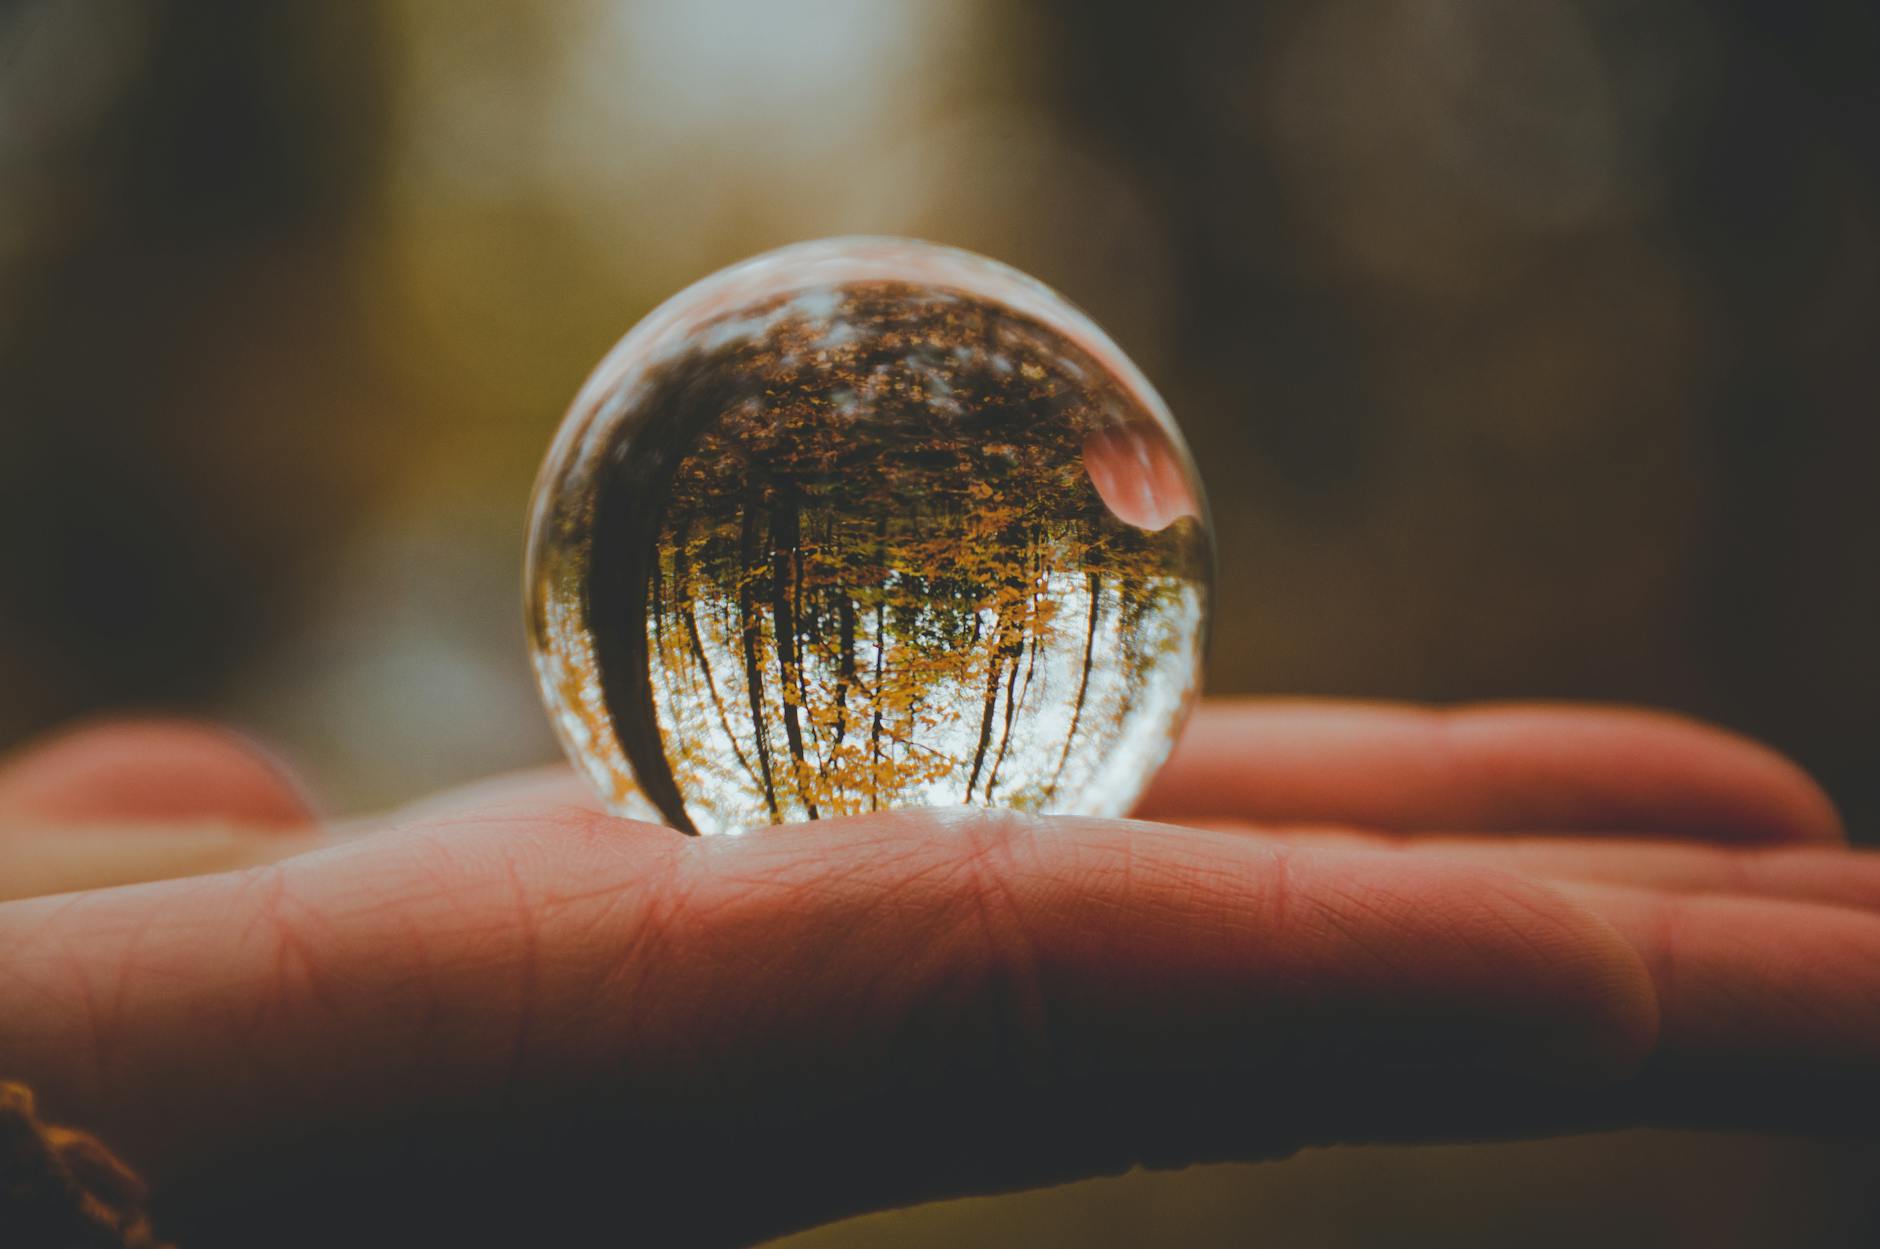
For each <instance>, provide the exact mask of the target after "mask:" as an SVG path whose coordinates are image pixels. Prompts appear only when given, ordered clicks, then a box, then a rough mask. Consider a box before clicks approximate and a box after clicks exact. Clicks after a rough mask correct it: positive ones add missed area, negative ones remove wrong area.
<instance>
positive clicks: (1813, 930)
mask: <svg viewBox="0 0 1880 1249" xmlns="http://www.w3.org/2000/svg"><path fill="white" fill-rule="evenodd" d="M1565 888H1566V889H1567V890H1568V891H1569V892H1570V893H1571V895H1572V896H1574V897H1577V898H1580V899H1581V900H1583V901H1584V902H1586V903H1587V905H1588V906H1590V907H1591V908H1593V909H1595V910H1596V911H1598V912H1599V914H1601V915H1602V916H1604V917H1605V918H1606V919H1607V920H1608V921H1609V922H1611V923H1612V924H1613V925H1614V926H1615V927H1616V928H1618V929H1619V931H1620V932H1622V933H1623V934H1624V935H1625V937H1626V939H1627V940H1629V941H1630V942H1631V943H1632V945H1633V948H1635V949H1636V950H1638V952H1639V955H1640V957H1641V958H1643V959H1644V961H1645V964H1646V966H1647V967H1648V968H1649V969H1650V970H1651V973H1652V981H1653V984H1654V986H1655V988H1656V990H1657V994H1658V1001H1659V1006H1660V1009H1661V1011H1662V1017H1663V1025H1662V1030H1661V1033H1660V1040H1659V1047H1660V1052H1661V1054H1662V1055H1667V1056H1674V1057H1678V1058H1689V1059H1703V1060H1711V1059H1717V1058H1732V1059H1745V1058H1750V1059H1756V1060H1759V1061H1764V1062H1766V1063H1768V1064H1772V1065H1782V1066H1807V1065H1810V1064H1815V1063H1823V1064H1830V1065H1847V1064H1865V1065H1872V1064H1875V1063H1876V1062H1880V915H1873V914H1870V913H1865V912H1858V911H1853V910H1849V909H1846V908H1842V907H1828V906H1814V905H1810V904H1807V903H1802V902H1791V901H1786V900H1769V899H1759V898H1735V897H1715V896H1684V895H1677V894H1664V893H1658V892H1654V891H1651V890H1645V889H1635V888H1627V887H1623V886H1613V885H1572V886H1566V887H1565Z"/></svg>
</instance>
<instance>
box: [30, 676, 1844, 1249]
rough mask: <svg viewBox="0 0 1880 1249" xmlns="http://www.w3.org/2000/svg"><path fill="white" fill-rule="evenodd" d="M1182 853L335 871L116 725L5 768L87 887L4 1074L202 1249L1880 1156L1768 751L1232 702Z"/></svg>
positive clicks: (574, 826) (767, 853)
mask: <svg viewBox="0 0 1880 1249" xmlns="http://www.w3.org/2000/svg"><path fill="white" fill-rule="evenodd" d="M165 751H168V752H169V753H168V754H164V753H163V752H165ZM156 757H162V758H164V759H165V760H166V761H167V763H166V766H165V767H163V768H161V769H155V770H153V769H151V768H150V766H149V763H148V761H149V760H150V759H152V758H156ZM1140 814H1141V815H1142V817H1143V819H1141V820H1137V821H1097V820H1075V819H1048V818H1034V817H1020V816H1015V815H1009V814H1002V813H973V814H969V813H964V812H900V813H895V814H891V815H882V816H869V817H856V818H853V819H848V820H832V821H822V822H818V823H813V824H805V825H795V826H786V827H782V828H778V829H774V830H767V831H764V832H762V833H758V834H753V835H748V836H745V837H735V838H733V837H720V838H706V839H689V838H684V837H680V836H678V835H676V834H674V833H672V832H670V831H668V830H664V829H659V828H654V827H651V826H646V825H640V824H635V823H632V822H629V821H623V820H618V819H615V818H612V817H609V816H606V815H604V814H602V813H600V812H599V811H597V810H596V809H595V808H594V807H593V805H592V803H591V801H590V800H589V798H588V797H587V795H586V794H585V792H584V791H583V790H582V789H581V788H580V787H579V786H578V785H576V784H575V783H574V782H573V780H572V779H571V778H570V777H568V776H567V775H566V774H564V773H562V772H560V771H551V772H542V773H532V774H526V775H522V776H517V777H511V778H501V779H498V780H495V781H491V782H486V783H484V784H482V785H479V786H476V787H473V788H472V789H469V790H466V791H462V792H458V793H454V794H447V795H443V796H440V797H439V798H436V799H433V800H431V801H429V802H427V803H425V804H423V805H421V806H419V807H415V808H411V809H408V810H406V811H404V812H400V813H395V814H392V815H389V816H385V817H382V818H379V819H376V820H374V821H370V822H369V831H368V832H367V833H366V834H365V835H350V836H348V837H346V838H344V839H329V838H323V837H321V836H320V834H319V833H318V832H317V830H315V829H313V828H312V827H311V826H310V824H309V823H308V821H310V819H311V817H310V816H309V815H308V814H307V808H306V805H305V800H304V799H303V798H302V797H301V796H300V793H299V790H298V789H297V788H296V787H295V785H294V784H293V782H292V781H291V780H290V779H289V778H287V777H286V776H285V775H284V774H283V773H282V772H281V771H280V769H279V768H278V767H277V766H276V765H274V764H273V763H272V762H271V761H269V760H267V759H266V758H265V757H264V756H261V755H258V754H257V753H256V752H255V751H254V749H253V747H252V746H250V745H248V744H246V743H244V742H242V741H240V740H239V739H236V738H233V737H230V736H227V735H225V734H220V733H219V732H216V731H211V730H202V729H198V728H191V727H187V726H175V725H162V724H150V723H144V724H137V725H110V726H100V727H95V728H93V729H91V730H89V731H84V732H80V733H78V734H75V735H71V736H67V737H65V738H64V739H61V740H59V741H55V742H54V743H53V744H51V745H49V746H46V747H41V748H37V749H33V750H29V751H27V752H25V753H24V754H22V755H21V756H20V757H19V758H17V759H16V760H15V761H13V762H12V763H11V764H10V765H8V766H7V767H6V768H5V769H4V770H3V771H0V881H10V880H16V879H19V878H20V873H21V872H22V870H23V868H24V866H25V865H28V864H38V865H39V867H38V868H37V871H38V872H39V875H38V876H37V877H36V878H35V879H36V880H37V882H38V883H37V884H36V885H35V889H36V890H38V891H43V894H44V896H36V897H15V898H14V899H13V900H11V901H6V902H4V903H0V1074H4V1075H6V1076H8V1077H13V1078H20V1079H24V1080H26V1081H28V1082H30V1083H32V1084H33V1085H34V1086H35V1087H36V1088H37V1089H38V1090H39V1091H40V1094H41V1097H42V1101H43V1104H44V1109H45V1111H46V1113H47V1114H48V1115H50V1116H52V1117H55V1118H59V1119H63V1120H65V1121H68V1122H72V1123H75V1124H77V1125H80V1126H84V1127H87V1128H90V1129H92V1130H95V1131H97V1132H99V1133H100V1134H101V1135H103V1136H104V1137H105V1139H106V1140H108V1141H110V1142H112V1143H113V1144H114V1145H115V1146H117V1147H118V1148H119V1149H120V1150H121V1151H122V1152H123V1153H124V1154H125V1155H126V1156H127V1157H128V1158H129V1159H130V1160H131V1161H132V1162H133V1163H134V1164H135V1165H137V1166H138V1167H140V1168H141V1169H143V1170H144V1171H145V1172H146V1173H147V1174H148V1175H149V1176H150V1177H151V1178H152V1179H153V1181H154V1182H155V1183H156V1185H157V1191H158V1194H159V1203H158V1207H157V1213H158V1217H159V1223H158V1227H159V1230H160V1231H161V1232H162V1233H163V1234H164V1235H166V1236H169V1237H173V1238H175V1239H177V1240H179V1241H180V1242H181V1243H183V1244H184V1245H186V1246H189V1247H190V1249H201V1247H202V1246H214V1245H221V1244H225V1243H226V1244H235V1243H250V1242H251V1241H252V1240H253V1239H254V1238H255V1236H256V1235H257V1234H258V1233H260V1232H263V1231H265V1239H266V1240H267V1241H268V1243H272V1244H288V1245H292V1244H308V1245H313V1244H327V1243H334V1242H335V1241H341V1242H343V1243H348V1244H364V1245H373V1244H385V1245H394V1244H409V1243H431V1242H441V1241H442V1240H443V1239H444V1238H447V1237H449V1238H456V1240H454V1241H453V1243H465V1244H490V1245H507V1244H514V1243H542V1242H543V1238H544V1237H545V1236H552V1235H556V1234H560V1235H576V1234H579V1235H584V1236H594V1235H595V1234H596V1233H599V1234H600V1239H599V1241H598V1242H597V1243H608V1242H610V1241H611V1242H616V1243H622V1244H634V1243H647V1244H659V1245H731V1244H743V1243H751V1242H754V1241H757V1240H760V1239H763V1238H765V1237H768V1236H773V1235H777V1234H780V1233H782V1232H785V1231H788V1230H792V1229H794V1228H797V1227H801V1226H806V1225H809V1224H813V1223H816V1222H820V1221H824V1220H827V1219H831V1218H835V1217H839V1216H841V1215H844V1214H848V1213H853V1212H858V1211H862V1210H868V1209H876V1208H881V1207H884V1206H890V1205H896V1204H904V1203H907V1202H911V1201H917V1200H923V1199H930V1198H936V1197H942V1196H948V1195H955V1194H960V1193H969V1192H989V1191H997V1190H1001V1189H1010V1188H1015V1187H1025V1186H1030V1185H1036V1184H1042V1183H1049V1182H1054V1181H1059V1180H1065V1179H1070V1178H1075V1177H1080V1176H1088V1175H1095V1174H1103V1173H1110V1172H1114V1171H1117V1170H1121V1169H1125V1168H1127V1167H1129V1166H1132V1165H1138V1164H1148V1165H1157V1166H1174V1165H1183V1164H1187V1163H1192V1162H1199V1161H1208V1160H1218V1159H1231V1158H1261V1157H1274V1156H1281V1155H1284V1154H1286V1153H1289V1152H1293V1151H1295V1150H1297V1149H1300V1148H1303V1147H1307V1146H1311V1145H1317V1144H1324V1143H1331V1142H1340V1141H1368V1140H1450V1139H1458V1138H1474V1137H1484V1136H1502V1135H1508V1136H1513V1135H1523V1136H1532V1135H1543V1134H1549V1133H1559V1132H1566V1131H1576V1130H1584V1129H1588V1128H1593V1127H1604V1126H1612V1125H1620V1124H1639V1123H1653V1124H1673V1125H1684V1126H1704V1127H1727V1128H1757V1129H1771V1130H1794V1131H1805V1132H1814V1133H1853V1134H1869V1133H1871V1132H1872V1131H1873V1128H1872V1125H1873V1123H1874V1122H1876V1111H1880V861H1876V859H1875V858H1874V857H1873V856H1871V855H1868V854H1865V853H1862V852H1859V851H1856V850H1852V849H1849V848H1848V847H1847V846H1846V845H1845V843H1844V841H1843V833H1842V829H1841V827H1840V823H1839V821H1838V819H1837V818H1836V816H1835V814H1834V811H1833V808H1832V805H1831V804H1830V803H1829V801H1828V800H1827V798H1826V797H1825V796H1824V795H1823V794H1822V793H1821V792H1820V790H1819V789H1818V788H1817V787H1816V786H1815V785H1814V784H1813V783H1812V782H1811V781H1809V780H1808V778H1807V777H1806V776H1805V775H1803V774H1802V773H1801V772H1800V771H1799V770H1798V769H1796V768H1795V767H1794V766H1793V765H1792V764H1790V763H1788V762H1786V761H1785V760H1783V759H1781V758H1780V757H1779V756H1777V755H1775V754H1773V753H1771V752H1769V751H1768V750H1766V749H1764V748H1762V747H1760V746H1757V745H1755V744H1753V743H1751V742H1747V741H1745V740H1743V739H1741V738H1737V737H1734V736H1731V735H1729V734H1726V733H1723V732H1721V731H1719V730H1716V729H1712V728H1707V727H1705V726H1701V725H1697V724H1693V723H1690V722H1687V721H1682V720H1678V719H1674V718H1671V717H1666V716H1659V715H1652V714H1647V713H1642V712H1633V711H1619V710H1600V709H1589V708H1566V707H1497V708H1481V709H1464V710H1452V711H1442V712H1434V711H1427V710H1416V709H1411V708H1403V707H1384V706H1357V705H1331V704H1311V703H1292V704H1274V703H1265V704H1262V703H1242V704H1215V705H1212V706H1210V707H1208V708H1206V709H1204V711H1203V712H1202V714H1200V715H1199V716H1197V718H1196V719H1195V721H1194V723H1193V725H1192V726H1191V729H1190V731H1189V733H1188V735H1187V737H1186V738H1185V739H1184V741H1183V743H1182V744H1181V746H1180V747H1179V749H1178V750H1177V752H1176V754H1175V757H1174V758H1173V759H1172V760H1171V762H1170V764H1169V766H1168V768H1167V769H1166V770H1165V772H1164V773H1163V775H1162V777H1161V778H1160V779H1159V780H1158V782H1157V784H1156V786H1155V787H1154V789H1153V791H1152V792H1151V794H1150V795H1149V797H1148V799H1147V800H1146V802H1145V805H1144V808H1143V810H1142V812H1141V813H1140ZM296 820H299V821H301V822H302V824H303V827H301V828H300V829H299V830H298V831H296V830H295V829H294V828H293V824H294V823H295V821H296ZM284 824H285V825H287V826H288V827H287V829H286V831H283V827H282V826H283V825H284ZM211 834H212V835H213V836H214V837H216V838H220V839H221V840H220V841H218V842H217V843H216V844H217V845H218V846H220V847H221V851H220V852H221V853H226V854H227V855H229V856H231V857H230V858H229V859H228V860H227V861H225V862H223V863H216V862H208V863H205V861H204V859H203V857H202V855H203V847H202V839H203V838H204V837H205V836H207V835H211ZM192 839H193V840H192ZM139 845H141V848H140V849H131V848H130V847H135V846H139ZM126 862H134V864H135V872H134V874H136V875H142V876H145V877H152V878H154V877H159V876H166V875H168V876H174V875H176V874H177V873H179V872H190V871H202V870H204V869H205V868H207V869H209V872H208V874H200V875H191V876H185V877H182V878H177V879H166V880H157V879H151V880H147V881H146V882H145V883H136V884H127V883H121V882H123V881H125V880H126V879H127V874H133V873H131V872H130V869H128V868H127V867H126V866H125V864H126ZM48 865H51V866H48ZM216 868H226V869H227V870H214V869H216ZM99 885H104V886H110V887H94V886H99ZM53 890H57V891H58V892H56V893H55V892H52V891H53ZM14 892H16V893H18V892H25V891H24V890H21V889H16V890H15V891H14ZM414 1237H416V1238H419V1239H418V1240H414V1239H413V1238H414ZM519 1238H521V1239H519ZM583 1243H588V1242H587V1241H583Z"/></svg>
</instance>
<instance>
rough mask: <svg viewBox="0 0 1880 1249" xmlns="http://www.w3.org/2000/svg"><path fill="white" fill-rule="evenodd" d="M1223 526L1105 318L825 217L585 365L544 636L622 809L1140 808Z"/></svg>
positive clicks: (542, 645)
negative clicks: (815, 228)
mask: <svg viewBox="0 0 1880 1249" xmlns="http://www.w3.org/2000/svg"><path fill="white" fill-rule="evenodd" d="M1211 542H1212V539H1211V536H1210V533H1209V528H1208V520H1207V506H1206V503H1205V501H1204V499H1203V496H1202V491H1201V486H1200V483H1199V480H1198V478H1197V477H1196V474H1195V471H1194V466H1193V463H1192V461H1191V460H1190V458H1189V454H1188V450H1187V448H1186V447H1185V446H1184V445H1183V442H1182V438H1181V434H1180V433H1179V432H1178V431H1177V429H1176V427H1175V423H1174V420H1173V419H1172V418H1171V417H1170V415H1169V413H1168V409H1167V408H1166V407H1165V406H1164V405H1163V403H1162V401H1161V399H1160V398H1159V397H1158V396H1157V395H1156V393H1155V391H1154V390H1153V389H1151V388H1150V386H1149V383H1148V382H1147V381H1145V380H1144V378H1143V376H1142V374H1141V373H1140V372H1138V371H1137V369H1136V367H1135V366H1134V365H1133V364H1131V363H1130V362H1129V360H1128V359H1126V358H1125V357H1124V356H1123V354H1122V352H1121V351H1119V350H1118V349H1117V347H1116V345H1115V344H1114V343H1113V342H1111V341H1110V339H1109V338H1108V337H1107V336H1106V335H1105V334H1104V333H1103V331H1102V330H1100V329H1098V328H1097V327H1096V326H1095V325H1094V324H1093V323H1092V322H1091V321H1090V319H1089V318H1088V317H1086V316H1084V315H1083V314H1082V313H1081V312H1079V311H1078V310H1077V309H1076V308H1074V307H1072V306H1071V305H1070V304H1069V303H1067V302H1066V301H1065V300H1064V299H1063V298H1062V297H1061V296H1059V295H1057V294H1056V293H1054V292H1053V291H1051V290H1049V289H1047V288H1046V287H1044V286H1043V285H1041V284H1040V283H1038V282H1036V281H1034V280H1032V279H1031V278H1028V277H1026V276H1025V275H1023V274H1021V273H1019V272H1017V271H1016V270H1013V269H1010V268H1008V267H1006V266H1004V265H1001V264H998V263H996V262H994V261H991V260H987V259H985V258H983V257H980V256H975V255H972V254H970V253H967V252H962V251H956V250H954V249H952V248H946V247H938V246H934V245H932V244H927V243H917V242H911V241H906V240H900V239H873V238H860V239H830V240H824V241H821V242H813V243H804V244H799V245H797V246H793V247H785V248H782V249H781V250H778V251H774V252H770V253H767V254H765V255H762V256H759V257H757V258H755V259H753V260H749V261H746V262H744V263H743V264H739V265H736V266H733V267H732V268H729V269H725V270H723V271H721V272H719V273H716V274H714V275H712V276H711V277H708V278H706V279H704V280H703V281H701V282H699V283H697V284H696V285H694V286H691V287H689V288H688V289H686V290H684V291H682V292H680V293H679V294H678V295H676V296H674V297H673V298H672V299H670V300H668V301H667V302H666V303H665V304H664V305H662V306H661V307H660V308H658V309H657V310H656V311H654V312H653V313H652V314H651V315H649V316H648V317H647V318H646V319H645V320H644V321H642V322H641V323H640V324H639V325H638V326H636V327H635V328H634V329H633V331H632V332H631V333H629V334H628V335H627V336H626V337H625V338H624V339H622V340H621V341H620V343H619V345H618V346H616V347H615V348H614V349H613V351H612V352H611V353H609V354H608V356H607V358H606V359H605V360H603V361H602V362H601V364H600V366H599V367H598V368H597V369H596V370H595V371H594V374H593V375H592V376H591V377H590V378H589V379H588V380H587V383H586V385H585V386H583V387H582V389H581V392H580V394H579V395H578V396H577V397H576V398H575V401H574V406H573V408H572V409H571V410H570V411H569V413H568V416H567V419H566V421H565V422H564V424H563V425H562V427H561V430H560V432H559V434H558V435H557V436H556V439H555V442H554V445H553V447H552V448H551V449H550V451H549V455H548V459H547V461H546V463H545V464H544V465H543V468H542V473H541V477H540V479H539V481H538V483H537V486H536V493H535V499H534V503H533V505H532V514H531V523H530V536H529V561H528V574H527V576H528V582H527V592H528V614H529V638H530V646H531V650H532V654H533V659H534V663H535V669H536V672H537V675H538V677H539V679H540V681H541V687H542V694H543V697H544V699H545V700H546V701H547V704H548V708H549V713H550V716H551V718H552V719H553V721H554V724H555V727H556V730H557V732H558V733H559V734H560V736H561V739H562V741H563V743H564V744H565V745H566V747H567V750H568V754H569V755H570V757H571V758H572V759H573V760H574V762H575V764H576V765H577V767H578V768H579V769H580V770H581V771H583V772H584V773H585V774H586V775H587V776H588V777H589V778H590V779H591V780H592V781H593V783H594V785H595V786H596V787H597V788H598V789H599V791H600V793H601V795H602V796H603V798H604V799H605V800H606V802H607V804H608V805H609V807H610V808H612V809H613V810H615V811H616V812H619V813H621V814H625V815H634V816H640V817H642V818H645V817H647V816H648V815H649V814H650V813H651V812H655V811H656V812H657V813H658V817H659V818H662V819H663V820H664V821H665V822H666V823H668V824H670V825H671V826H672V827H674V828H677V829H680V830H682V831H685V832H697V833H726V832H739V831H743V830H746V829H750V828H755V827H759V826H763V825H769V824H776V823H780V822H785V821H794V820H805V819H819V818H828V817H832V816H838V815H849V814H854V813H859V812H868V811H878V810H886V809H889V808H894V807H907V806H957V805H961V804H968V805H974V806H1003V807H1012V808H1018V809H1022V810H1027V811H1040V812H1066V813H1078V814H1086V815H1118V814H1122V813H1124V812H1126V811H1127V810H1128V809H1129V808H1130V806H1131V805H1132V804H1133V803H1134V801H1135V799H1136V798H1137V796H1138V795H1139V794H1140V793H1141V792H1142V790H1143V788H1144V786H1146V785H1147V784H1148V781H1149V778H1150V777H1151V775H1152V774H1153V773H1154V771H1155V769H1156V768H1157V767H1159V766H1160V765H1161V763H1162V761H1163V760H1164V759H1165V758H1166V757H1167V755H1168V752H1169V748H1170V746H1171V745H1172V744H1173V741H1174V737H1175V734H1176V732H1177V731H1178V730H1179V728H1180V726H1181V723H1182V720H1183V718H1184V717H1185V715H1186V714H1187V711H1188V708H1189V706H1190V704H1191V703H1192V702H1193V700H1194V698H1195V695H1196V693H1197V691H1198V688H1199V684H1200V675H1201V652H1202V645H1203V639H1204V634H1205V632H1206V625H1207V618H1208V608H1209V597H1210V590H1211V586H1210V582H1211V577H1212V566H1213V553H1212V546H1211Z"/></svg>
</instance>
